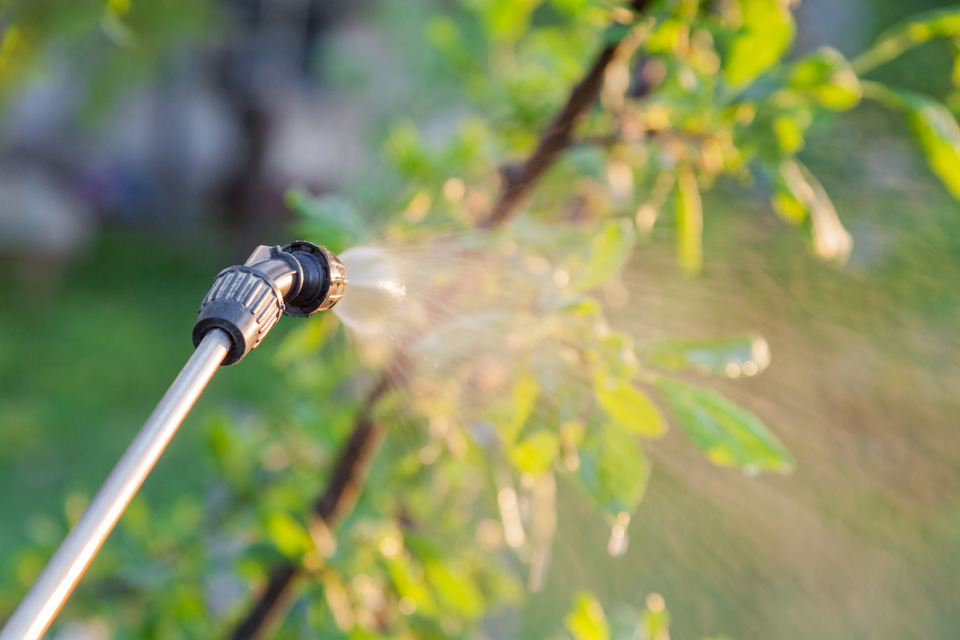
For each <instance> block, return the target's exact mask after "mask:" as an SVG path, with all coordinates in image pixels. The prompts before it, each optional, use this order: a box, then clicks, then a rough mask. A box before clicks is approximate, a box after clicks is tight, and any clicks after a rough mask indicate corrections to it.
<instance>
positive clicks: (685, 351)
mask: <svg viewBox="0 0 960 640" xmlns="http://www.w3.org/2000/svg"><path fill="white" fill-rule="evenodd" d="M638 352H639V354H640V357H641V358H642V359H643V361H644V362H645V363H646V364H649V365H650V366H653V367H657V368H660V369H665V370H667V371H684V370H687V369H693V370H694V371H697V372H700V373H709V374H713V375H721V376H728V377H737V376H739V375H741V374H744V375H748V376H752V375H756V374H758V373H760V372H762V371H763V370H764V369H766V368H767V365H768V364H770V347H769V345H767V341H766V340H764V339H763V337H762V336H759V335H757V334H747V335H743V336H737V337H732V338H707V339H696V338H688V339H684V338H666V339H662V340H651V341H649V342H645V343H644V344H642V345H640V347H639V348H638Z"/></svg>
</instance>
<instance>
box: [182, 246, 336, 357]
mask: <svg viewBox="0 0 960 640" xmlns="http://www.w3.org/2000/svg"><path fill="white" fill-rule="evenodd" d="M346 286H347V276H346V272H345V270H344V268H343V264H342V263H341V262H340V260H339V259H338V258H337V256H335V255H333V253H331V252H330V251H328V250H327V249H325V248H323V247H320V246H317V245H315V244H313V243H311V242H305V241H303V240H298V241H297V242H291V243H290V244H288V245H285V246H283V247H280V246H275V247H268V246H265V245H261V246H259V247H257V248H256V249H255V250H254V252H253V253H252V254H250V257H249V258H247V261H246V262H245V263H243V264H242V265H238V266H234V267H228V268H226V269H224V270H223V271H221V272H220V273H219V274H217V277H216V278H215V279H214V281H213V285H211V287H210V291H208V292H207V295H206V297H205V298H204V299H203V302H202V303H201V304H200V315H199V317H198V318H197V322H196V324H195V325H194V326H193V343H194V345H199V344H200V341H201V340H203V336H204V335H206V333H207V332H208V331H210V330H211V329H223V330H224V331H225V332H226V333H227V334H228V335H229V336H230V340H231V343H232V346H231V348H230V351H229V352H228V353H227V357H226V358H224V360H223V364H225V365H226V364H234V363H235V362H239V361H240V359H241V358H243V356H245V355H247V353H249V352H250V351H251V350H253V349H254V348H255V347H256V346H257V345H258V344H260V341H261V340H263V337H264V336H265V335H267V332H268V331H270V329H271V328H273V325H274V324H276V322H277V320H279V319H280V314H281V312H282V313H284V314H286V315H288V316H295V317H300V318H305V317H307V316H311V315H313V314H314V313H316V312H317V311H324V310H326V309H329V308H331V307H332V306H333V305H335V304H336V303H337V302H338V301H339V300H340V298H342V297H343V291H344V289H345V288H346Z"/></svg>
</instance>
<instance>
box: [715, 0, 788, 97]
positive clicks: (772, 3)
mask: <svg viewBox="0 0 960 640" xmlns="http://www.w3.org/2000/svg"><path fill="white" fill-rule="evenodd" d="M739 4H740V11H741V13H742V16H743V24H742V27H741V29H740V33H739V34H738V35H737V37H736V39H734V41H733V43H732V44H731V45H730V50H729V51H728V52H727V55H726V59H725V61H724V73H725V74H726V76H727V80H728V81H729V82H730V84H732V85H734V86H735V87H742V86H745V85H747V84H749V83H750V82H751V81H753V80H754V79H755V78H756V77H757V76H759V75H760V74H762V73H763V72H765V71H767V70H768V69H770V68H771V67H773V66H774V65H775V64H776V63H777V62H778V61H779V60H780V57H781V56H782V55H783V54H784V52H785V51H786V50H787V48H788V47H789V46H790V43H791V42H793V36H794V32H795V27H794V23H793V15H792V14H791V13H790V9H789V8H788V3H787V2H784V1H783V0H739Z"/></svg>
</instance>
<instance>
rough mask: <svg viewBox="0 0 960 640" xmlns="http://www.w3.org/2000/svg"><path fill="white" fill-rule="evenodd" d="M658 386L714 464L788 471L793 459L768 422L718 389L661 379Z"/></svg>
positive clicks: (690, 435) (679, 420)
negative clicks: (727, 397) (735, 402)
mask: <svg viewBox="0 0 960 640" xmlns="http://www.w3.org/2000/svg"><path fill="white" fill-rule="evenodd" d="M657 388H658V389H659V390H660V393H662V394H663V397H664V399H666V401H667V404H669V405H670V408H671V410H672V411H673V413H674V415H675V416H676V418H677V423H678V424H679V426H680V428H681V429H683V431H684V433H686V434H687V436H688V437H689V438H690V440H692V441H693V443H694V444H695V445H696V446H697V448H698V449H700V450H701V451H703V452H704V454H706V456H707V458H708V459H709V460H710V461H711V462H713V463H714V464H718V465H721V466H726V467H735V468H738V469H743V470H744V471H747V472H753V473H756V472H785V471H789V470H791V469H792V468H793V458H792V457H791V456H790V454H789V453H788V452H787V450H786V449H785V448H784V447H783V445H782V444H780V441H779V440H777V438H776V437H775V436H774V435H773V434H772V433H770V430H769V429H767V427H766V425H764V424H763V422H761V421H760V419H759V418H757V417H756V416H755V415H753V414H752V413H750V412H749V411H747V410H746V409H744V408H742V407H740V406H737V405H736V404H734V403H733V402H731V401H730V400H727V399H726V398H724V397H723V396H722V395H720V394H719V393H717V392H716V391H713V390H710V389H699V388H697V387H692V386H690V385H688V384H686V383H684V382H680V381H679V380H673V379H670V378H660V379H659V380H658V381H657Z"/></svg>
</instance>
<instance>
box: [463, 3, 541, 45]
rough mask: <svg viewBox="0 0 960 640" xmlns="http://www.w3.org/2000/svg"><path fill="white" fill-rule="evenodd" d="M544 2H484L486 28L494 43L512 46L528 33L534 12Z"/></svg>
mask: <svg viewBox="0 0 960 640" xmlns="http://www.w3.org/2000/svg"><path fill="white" fill-rule="evenodd" d="M542 2H543V0H482V1H481V2H477V3H476V4H478V5H479V6H480V7H481V14H482V16H483V22H484V27H485V28H486V31H487V33H488V34H489V36H490V39H491V40H493V41H494V42H498V43H501V44H510V43H513V42H516V41H517V40H519V39H520V37H521V36H523V34H524V33H526V31H527V28H528V27H529V26H530V18H531V16H532V15H533V12H534V10H536V8H537V7H539V6H540V4H541V3H542Z"/></svg>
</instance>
